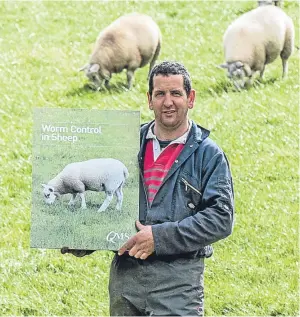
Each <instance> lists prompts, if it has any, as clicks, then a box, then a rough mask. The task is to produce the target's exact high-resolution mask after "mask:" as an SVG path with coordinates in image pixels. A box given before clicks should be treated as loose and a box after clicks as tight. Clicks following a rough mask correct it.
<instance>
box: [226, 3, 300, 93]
mask: <svg viewBox="0 0 300 317" xmlns="http://www.w3.org/2000/svg"><path fill="white" fill-rule="evenodd" d="M223 46H224V52H225V60H226V63H225V64H222V65H220V67H222V68H226V69H227V71H228V75H227V76H228V77H229V78H230V79H232V80H233V83H234V85H235V87H236V88H237V89H238V90H239V89H240V88H243V87H244V86H245V81H246V80H245V77H248V80H247V84H251V79H252V76H253V74H254V73H255V72H256V71H259V72H260V77H261V78H262V76H263V73H264V70H265V66H266V64H269V63H272V62H273V61H274V60H275V59H276V58H277V57H278V55H279V54H280V57H281V59H282V68H283V73H282V77H283V78H284V77H286V76H287V73H288V58H289V57H290V55H291V54H292V52H293V46H294V25H293V21H292V20H291V18H290V17H288V16H287V15H286V14H285V13H284V12H283V11H282V9H280V8H278V7H275V6H261V7H258V8H256V9H254V10H251V11H249V12H247V13H245V14H243V15H242V16H240V17H239V18H237V19H236V20H235V21H234V22H233V23H231V25H230V26H229V27H228V28H227V30H226V32H225V34H224V37H223ZM239 81H240V82H241V83H239Z"/></svg>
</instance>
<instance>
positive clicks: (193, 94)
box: [188, 89, 196, 109]
mask: <svg viewBox="0 0 300 317" xmlns="http://www.w3.org/2000/svg"><path fill="white" fill-rule="evenodd" d="M195 98H196V91H195V90H194V89H191V91H190V95H189V97H188V108H189V109H193V108H194V103H195Z"/></svg>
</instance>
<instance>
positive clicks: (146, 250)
mask: <svg viewBox="0 0 300 317" xmlns="http://www.w3.org/2000/svg"><path fill="white" fill-rule="evenodd" d="M135 225H136V227H137V229H138V230H139V232H138V233H137V234H135V235H134V236H133V237H131V238H130V239H129V240H128V241H127V242H126V243H124V244H123V246H122V247H121V248H120V249H119V251H118V255H122V254H124V252H125V251H129V252H128V254H129V255H130V256H134V257H135V258H137V259H141V260H145V259H147V257H148V256H149V255H150V254H152V253H153V252H154V239H153V234H152V227H151V226H144V225H142V224H141V223H140V222H139V221H136V222H135Z"/></svg>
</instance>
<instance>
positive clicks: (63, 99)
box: [0, 1, 299, 316]
mask: <svg viewBox="0 0 300 317" xmlns="http://www.w3.org/2000/svg"><path fill="white" fill-rule="evenodd" d="M255 5H256V2H255V1H250V2H231V1H230V2H218V3H216V2H212V1H210V2H200V1H199V2H179V1H177V2H172V5H170V2H155V3H154V2H141V3H138V2H134V1H128V2H125V1H124V2H102V3H101V2H72V3H71V2H25V3H23V2H7V3H5V2H1V3H0V30H1V32H0V34H1V35H0V57H1V58H0V73H1V78H2V84H1V86H0V95H1V96H2V98H1V101H2V102H1V107H0V187H1V191H0V213H1V224H0V229H1V240H0V247H1V248H0V259H1V260H0V315H36V316H37V315H108V294H107V283H108V269H109V263H110V259H111V254H110V253H106V252H97V253H95V254H93V255H91V256H89V257H87V258H83V259H76V258H73V257H72V256H61V255H60V254H59V253H58V251H51V250H30V249H29V230H30V209H31V132H32V119H31V115H32V108H33V107H34V106H39V107H67V108H71V107H74V108H77V107H78V108H90V109H92V108H96V109H135V110H138V109H141V111H142V120H143V121H147V120H149V119H150V118H151V117H152V113H150V112H149V111H148V110H147V104H146V97H145V93H146V91H147V84H146V80H145V77H146V75H147V71H148V69H147V68H143V69H141V70H138V71H137V73H136V77H135V84H134V87H133V89H132V91H131V92H127V91H126V89H124V88H123V87H122V85H121V83H123V82H124V81H125V74H120V75H118V76H114V78H113V80H112V85H113V89H112V90H111V91H110V92H100V93H95V92H92V91H89V90H87V89H85V88H84V84H85V83H86V79H85V78H84V75H83V74H82V73H78V72H77V70H78V69H79V67H80V66H82V65H83V64H85V63H86V62H87V60H88V56H89V54H90V52H91V48H92V46H93V43H94V41H95V38H96V36H97V34H98V32H99V31H100V30H101V29H102V28H103V27H104V26H106V25H107V24H109V23H110V22H111V21H112V20H113V19H115V18H117V17H118V16H119V15H121V14H123V13H125V12H132V11H139V12H144V13H148V14H149V15H151V16H153V18H154V19H155V20H156V21H157V23H158V24H159V26H160V27H161V30H162V34H163V47H162V52H161V55H160V60H163V59H176V60H180V61H183V62H184V63H185V65H186V66H187V68H188V69H189V70H190V72H191V75H192V78H193V83H194V87H195V88H196V90H197V105H196V107H195V109H194V110H193V112H192V114H191V117H192V118H193V119H195V120H196V121H197V122H198V123H200V124H201V125H203V126H205V127H208V128H209V129H211V136H212V138H213V139H214V140H216V141H217V142H218V144H219V145H220V146H221V147H222V148H223V149H224V150H225V152H226V154H227V156H228V158H229V160H230V163H231V168H232V172H233V176H234V181H235V197H236V211H237V215H236V225H235V230H234V234H233V235H232V236H231V237H230V238H229V239H227V240H224V241H222V242H219V243H217V244H216V245H215V255H214V256H213V257H212V258H211V259H210V260H208V261H206V263H207V266H206V279H205V281H206V315H235V316H241V315H244V316H250V315H274V316H275V315H298V313H299V312H298V304H297V300H298V273H297V272H298V267H297V264H298V261H299V259H298V256H299V254H298V252H299V249H298V233H299V230H298V220H299V218H298V214H297V213H298V203H299V200H298V194H297V192H298V187H297V183H298V176H297V169H298V150H299V148H298V146H299V144H298V130H297V128H296V126H297V124H298V122H299V116H298V115H299V113H298V105H299V94H298V91H299V51H295V53H294V54H293V56H292V57H291V59H290V63H289V66H290V73H289V78H288V79H287V80H284V81H282V80H280V79H279V77H280V75H281V65H280V60H277V61H276V62H274V63H273V64H271V65H269V66H267V68H266V72H265V79H264V80H263V81H262V82H261V83H256V85H255V86H254V87H253V88H252V89H250V90H249V91H243V92H241V93H236V92H235V91H234V90H233V89H232V86H231V85H230V84H229V83H228V82H227V80H226V78H225V75H224V72H223V71H222V70H221V69H218V68H217V67H216V65H218V64H220V63H221V62H223V52H222V35H223V32H224V30H225V29H226V27H227V26H228V24H229V23H230V21H232V20H233V19H234V18H236V17H237V16H238V15H240V14H241V13H243V12H245V11H248V10H249V9H251V8H254V7H255ZM285 10H286V11H287V12H288V14H289V15H290V16H291V17H292V18H293V21H294V23H295V28H296V44H297V45H298V46H299V32H298V30H299V4H297V3H296V2H287V1H286V2H285Z"/></svg>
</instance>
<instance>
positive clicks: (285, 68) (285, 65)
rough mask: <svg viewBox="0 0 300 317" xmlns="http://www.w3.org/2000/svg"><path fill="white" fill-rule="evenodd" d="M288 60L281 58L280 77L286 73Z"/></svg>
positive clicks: (283, 76)
mask: <svg viewBox="0 0 300 317" xmlns="http://www.w3.org/2000/svg"><path fill="white" fill-rule="evenodd" d="M288 69H289V67H288V61H287V59H282V78H285V77H286V76H287V73H288Z"/></svg>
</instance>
